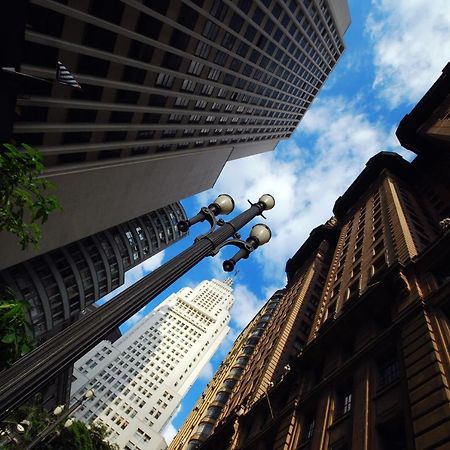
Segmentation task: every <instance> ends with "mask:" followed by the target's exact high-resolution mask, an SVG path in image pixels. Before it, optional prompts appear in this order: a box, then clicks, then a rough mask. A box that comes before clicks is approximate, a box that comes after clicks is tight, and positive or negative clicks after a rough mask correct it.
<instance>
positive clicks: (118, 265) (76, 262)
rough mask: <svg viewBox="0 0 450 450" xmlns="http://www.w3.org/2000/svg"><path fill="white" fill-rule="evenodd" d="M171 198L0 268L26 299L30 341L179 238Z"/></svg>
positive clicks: (177, 209) (179, 213) (179, 212)
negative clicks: (145, 211) (155, 207)
mask: <svg viewBox="0 0 450 450" xmlns="http://www.w3.org/2000/svg"><path fill="white" fill-rule="evenodd" d="M185 219H186V213H185V211H184V209H183V207H182V205H181V203H179V202H177V203H174V204H172V205H169V206H166V207H164V208H160V209H158V210H156V211H152V212H150V213H148V214H144V215H142V216H140V217H136V218H135V219H133V220H129V221H128V222H125V223H122V224H120V225H117V226H115V227H112V228H110V229H108V230H104V231H101V232H99V233H96V234H94V235H92V236H89V237H86V238H84V239H81V240H79V241H77V242H72V243H70V244H68V245H65V246H63V247H61V248H58V249H56V250H52V251H50V252H48V253H45V254H43V255H40V256H36V257H34V258H32V259H31V260H29V261H25V262H23V263H20V264H16V265H14V266H12V267H8V268H7V269H4V270H2V271H0V283H1V284H4V285H7V286H9V287H11V288H12V289H13V290H14V292H15V293H16V296H17V297H18V298H22V299H24V300H26V301H27V303H28V305H29V309H28V314H29V319H30V323H31V325H32V331H33V334H34V337H35V338H36V340H37V341H38V342H39V341H43V340H45V339H47V338H48V337H50V336H52V335H53V334H55V333H56V332H58V331H60V330H61V329H63V328H65V327H66V326H68V325H69V324H71V323H72V322H74V321H75V320H77V319H78V318H79V316H80V312H81V311H83V310H85V309H86V308H87V307H88V306H89V305H92V304H93V303H94V302H96V301H97V300H99V299H100V298H101V297H103V296H105V295H106V294H108V293H109V292H111V291H113V290H114V289H116V288H118V287H119V286H120V285H122V284H123V283H124V281H125V273H126V271H127V270H129V269H131V268H132V267H135V266H136V265H138V264H140V263H141V262H143V261H145V260H146V259H148V258H150V257H151V256H153V255H156V254H157V253H159V252H160V251H161V250H163V249H165V248H167V247H168V246H170V245H172V244H173V243H174V242H176V241H178V240H179V239H181V238H182V237H183V234H182V233H180V232H179V231H178V229H177V227H176V224H177V222H178V221H180V220H185Z"/></svg>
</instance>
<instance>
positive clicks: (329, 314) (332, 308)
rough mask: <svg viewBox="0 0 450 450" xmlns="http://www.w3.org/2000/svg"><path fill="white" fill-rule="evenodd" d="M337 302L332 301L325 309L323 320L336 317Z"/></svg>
mask: <svg viewBox="0 0 450 450" xmlns="http://www.w3.org/2000/svg"><path fill="white" fill-rule="evenodd" d="M336 305H337V303H336V302H333V303H331V304H330V305H329V306H328V308H327V309H326V311H325V316H324V318H323V321H324V322H325V321H327V320H333V319H335V318H336Z"/></svg>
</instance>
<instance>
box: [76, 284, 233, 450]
mask: <svg viewBox="0 0 450 450" xmlns="http://www.w3.org/2000/svg"><path fill="white" fill-rule="evenodd" d="M231 284H232V282H231V279H228V280H226V281H224V282H221V281H217V280H212V281H203V282H202V283H200V284H199V285H198V286H197V287H195V288H193V289H191V288H183V289H181V290H180V291H179V292H178V293H176V294H172V295H170V296H169V297H168V298H167V299H166V300H165V301H164V302H162V303H161V304H160V305H159V306H158V307H157V308H155V309H154V311H152V312H151V313H150V314H148V315H147V316H146V317H145V318H144V319H143V320H142V321H141V322H140V323H139V324H138V325H137V326H135V327H134V328H132V329H131V330H129V331H128V332H127V333H125V334H124V335H123V336H122V337H121V338H120V339H118V340H117V341H116V342H115V343H114V344H111V343H109V342H108V341H103V342H101V343H100V344H99V345H97V346H96V347H94V348H93V349H92V350H91V351H90V352H89V353H87V354H86V355H85V356H84V357H83V358H81V359H80V360H79V361H78V362H77V363H76V364H75V370H74V377H75V380H74V382H73V385H72V392H73V393H74V398H75V399H76V398H78V397H79V396H81V395H83V392H84V391H85V390H86V389H87V388H88V387H91V386H94V388H95V392H96V398H95V400H94V401H92V402H90V403H86V404H85V406H84V408H83V409H80V410H79V411H77V413H76V416H77V418H78V419H80V420H83V421H85V422H90V421H93V420H95V421H96V422H97V423H103V424H104V425H106V426H107V428H108V432H109V437H108V439H109V440H110V441H111V442H115V443H117V444H119V445H120V448H123V449H126V450H136V449H142V450H144V449H147V448H152V449H155V450H156V449H163V448H165V446H166V444H165V441H164V439H163V437H162V436H161V434H160V432H161V430H162V429H163V428H164V427H165V425H167V424H168V422H169V420H170V419H171V417H172V416H173V414H174V412H175V411H176V409H177V407H178V405H179V404H180V402H181V400H182V399H183V397H184V395H185V394H186V393H187V391H188V390H189V388H190V387H191V386H192V384H193V382H194V381H195V379H196V378H197V377H198V375H199V373H200V372H201V370H202V368H203V366H204V365H205V364H206V363H207V362H208V360H209V359H210V358H211V357H212V355H213V354H214V353H215V351H216V350H217V348H218V347H219V345H220V343H221V342H222V340H223V338H224V337H225V336H226V334H227V333H228V331H229V328H228V322H229V320H230V314H229V311H230V308H231V306H232V304H233V295H232V288H231Z"/></svg>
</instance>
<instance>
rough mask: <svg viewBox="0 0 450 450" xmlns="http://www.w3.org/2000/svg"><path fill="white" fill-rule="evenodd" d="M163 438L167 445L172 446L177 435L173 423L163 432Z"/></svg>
mask: <svg viewBox="0 0 450 450" xmlns="http://www.w3.org/2000/svg"><path fill="white" fill-rule="evenodd" d="M161 434H162V436H163V438H164V439H165V441H166V443H167V445H170V443H171V442H172V441H173V438H174V437H175V436H176V435H177V430H176V428H175V427H174V426H173V425H172V422H170V423H169V424H168V425H167V426H166V427H165V428H164V429H163V430H162V432H161Z"/></svg>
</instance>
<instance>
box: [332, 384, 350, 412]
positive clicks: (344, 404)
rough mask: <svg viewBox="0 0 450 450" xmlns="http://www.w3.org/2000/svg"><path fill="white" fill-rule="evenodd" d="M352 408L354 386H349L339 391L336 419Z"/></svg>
mask: <svg viewBox="0 0 450 450" xmlns="http://www.w3.org/2000/svg"><path fill="white" fill-rule="evenodd" d="M351 410H352V388H351V387H349V386H347V387H345V388H343V389H341V390H340V391H338V393H337V398H336V412H335V419H339V418H340V417H342V416H344V415H346V414H348V413H349V412H350V411H351Z"/></svg>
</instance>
